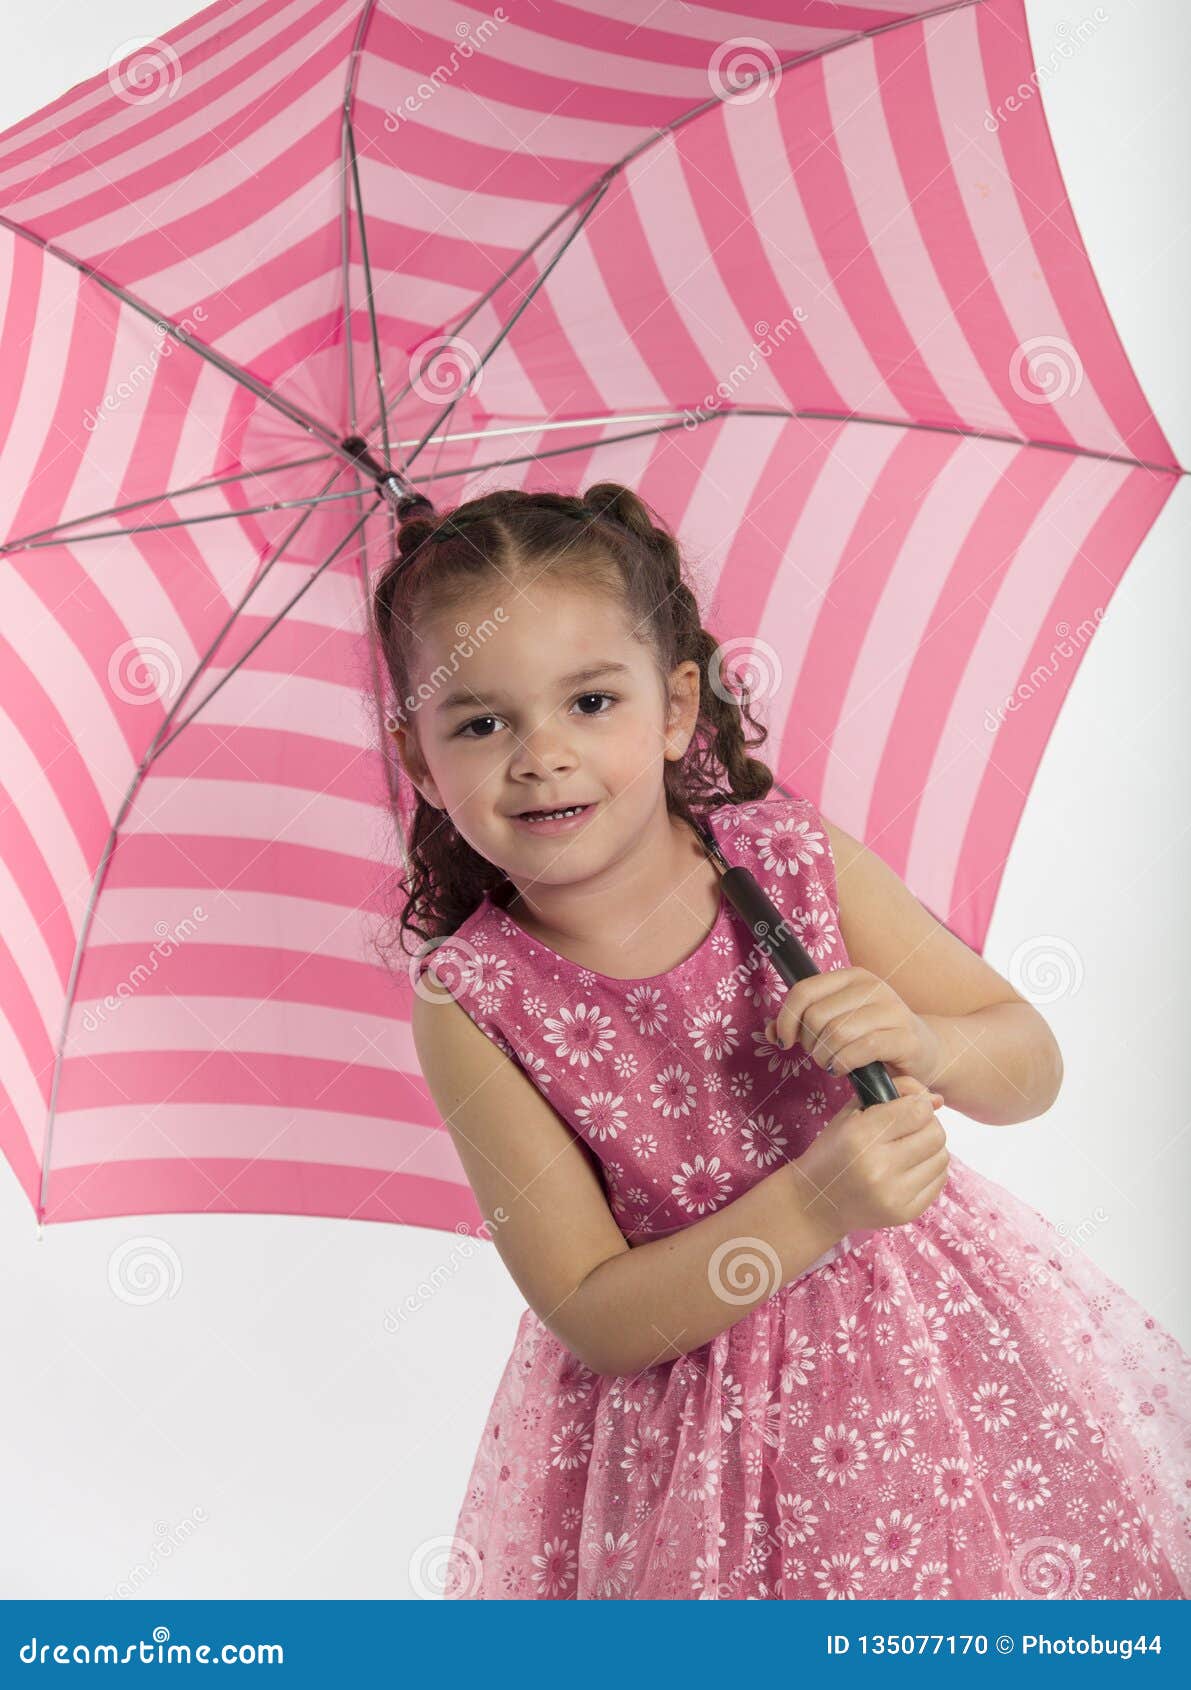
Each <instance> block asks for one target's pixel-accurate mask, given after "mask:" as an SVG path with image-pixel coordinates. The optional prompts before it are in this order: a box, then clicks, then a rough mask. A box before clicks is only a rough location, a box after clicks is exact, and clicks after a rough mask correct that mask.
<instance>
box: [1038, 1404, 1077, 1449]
mask: <svg viewBox="0 0 1191 1690" xmlns="http://www.w3.org/2000/svg"><path fill="white" fill-rule="evenodd" d="M1038 1430H1039V1431H1040V1432H1041V1433H1042V1436H1043V1437H1044V1438H1045V1439H1046V1440H1047V1442H1048V1443H1052V1444H1053V1445H1054V1446H1055V1448H1056V1449H1057V1450H1058V1449H1074V1448H1075V1440H1076V1438H1077V1437H1078V1436H1079V1427H1078V1426H1077V1425H1076V1423H1075V1416H1074V1414H1072V1412H1071V1410H1070V1409H1069V1408H1068V1407H1067V1404H1066V1403H1063V1402H1050V1403H1047V1405H1046V1407H1045V1408H1044V1409H1043V1410H1042V1418H1041V1419H1040V1420H1039V1422H1038Z"/></svg>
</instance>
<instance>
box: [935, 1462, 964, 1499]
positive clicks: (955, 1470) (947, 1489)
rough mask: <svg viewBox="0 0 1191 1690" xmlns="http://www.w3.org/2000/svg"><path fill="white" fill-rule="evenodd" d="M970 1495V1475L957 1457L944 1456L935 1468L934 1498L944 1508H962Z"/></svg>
mask: <svg viewBox="0 0 1191 1690" xmlns="http://www.w3.org/2000/svg"><path fill="white" fill-rule="evenodd" d="M971 1495H972V1475H971V1473H970V1472H969V1471H968V1464H967V1462H966V1461H965V1460H964V1459H963V1457H962V1456H959V1455H946V1456H944V1457H943V1459H942V1461H940V1462H939V1464H938V1466H937V1467H936V1468H935V1496H936V1497H937V1499H938V1501H939V1502H940V1504H941V1505H942V1506H943V1507H944V1508H962V1507H963V1506H964V1504H965V1503H966V1502H967V1501H968V1500H969V1498H970V1497H971Z"/></svg>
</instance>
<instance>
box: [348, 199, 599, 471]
mask: <svg viewBox="0 0 1191 1690" xmlns="http://www.w3.org/2000/svg"><path fill="white" fill-rule="evenodd" d="M611 185H612V178H611V177H608V178H607V180H606V181H603V182H602V183H601V184H600V186H599V188H598V190H597V191H596V192H595V193H594V194H593V195H592V196H591V200H590V203H589V204H588V205H587V207H586V208H585V209H584V211H583V213H582V215H581V216H579V217H577V218H576V219H575V226H574V228H573V229H572V230H571V231H570V233H569V234H568V235H567V237H566V239H565V240H564V241H563V242H562V244H561V246H560V247H559V249H558V251H557V252H556V253H554V255H553V256H552V257H551V259H550V261H549V263H548V264H547V265H546V268H545V269H544V270H543V271H542V273H541V275H540V276H539V277H538V278H537V279H536V281H535V282H534V283H533V286H532V287H531V288H530V289H529V291H528V293H527V294H526V295H525V297H524V299H522V300H521V302H520V304H519V305H518V306H517V309H516V310H515V311H514V312H513V315H512V316H511V317H510V318H509V320H508V322H507V323H504V324H502V326H501V328H500V330H499V331H498V333H497V335H496V338H495V339H494V340H492V341H491V342H490V343H489V345H488V348H487V350H486V351H485V352H483V353H482V354H481V355H480V359H479V362H478V364H477V365H476V368H475V371H474V372H473V373H472V374H471V375H470V376H469V377H468V379H467V381H466V382H465V383H464V384H463V386H462V387H460V389H459V391H458V393H457V394H456V395H455V397H454V398H453V399H452V400H451V402H450V404H448V405H447V406H446V407H445V408H444V409H443V410H442V411H441V412H440V413H439V415H438V417H437V418H436V420H435V421H434V422H432V423H431V424H430V427H429V428H428V429H427V430H426V432H425V434H423V436H422V438H421V439H420V440H419V441H418V443H417V445H416V446H415V447H414V449H413V451H412V452H410V454H409V455H408V457H405V458H402V460H401V472H400V473H401V474H403V475H404V474H407V473H408V470H409V466H410V464H412V463H413V461H414V459H415V458H416V457H417V456H418V454H419V452H421V451H422V450H423V448H424V447H425V445H426V442H427V441H428V440H429V439H430V438H431V436H432V435H433V434H434V432H435V430H436V429H438V428H441V427H443V425H444V424H445V422H446V420H447V418H448V417H449V416H450V414H451V412H452V411H453V410H454V409H455V406H456V405H457V404H458V403H459V401H460V399H462V397H463V395H464V394H465V393H466V392H467V391H468V388H469V387H470V386H471V384H472V382H473V381H474V380H475V378H476V376H477V375H478V374H479V372H480V371H481V370H482V369H483V368H484V366H485V364H486V363H487V362H488V360H489V359H490V358H491V357H492V355H493V353H494V352H495V351H496V349H497V347H498V346H499V345H500V344H501V342H502V341H503V340H505V338H506V337H507V336H508V335H510V334H511V333H512V331H513V328H514V326H515V325H516V323H517V320H518V318H519V317H520V316H521V315H522V313H523V312H525V311H527V310H528V309H529V307H530V306H531V305H532V304H533V302H534V299H535V298H536V297H537V295H538V293H539V292H540V291H541V289H542V288H543V287H545V285H546V283H547V281H548V280H549V278H550V276H551V274H552V272H553V270H554V268H555V266H556V265H557V264H558V263H559V261H560V260H561V259H562V257H563V255H564V254H565V253H566V251H567V249H568V247H569V246H570V245H571V243H572V241H575V240H577V239H578V237H579V235H580V234H581V233H582V231H583V228H584V226H585V225H586V223H587V221H588V219H589V218H590V217H591V216H592V215H593V214H594V212H595V210H596V207H597V206H598V205H599V203H600V201H601V200H602V199H603V197H604V195H605V194H606V193H607V192H608V189H609V188H610V187H611ZM381 398H382V402H383V398H384V395H383V394H382V395H381ZM385 438H386V440H387V439H388V434H387V431H386V436H385Z"/></svg>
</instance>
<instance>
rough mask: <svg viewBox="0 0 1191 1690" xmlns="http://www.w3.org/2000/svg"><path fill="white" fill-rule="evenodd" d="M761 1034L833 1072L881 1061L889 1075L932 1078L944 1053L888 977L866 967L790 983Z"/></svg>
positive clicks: (925, 1080)
mask: <svg viewBox="0 0 1191 1690" xmlns="http://www.w3.org/2000/svg"><path fill="white" fill-rule="evenodd" d="M765 1036H766V1037H767V1038H768V1039H769V1041H770V1043H771V1044H777V1045H781V1046H782V1048H783V1049H786V1050H788V1049H790V1047H791V1046H792V1045H793V1044H795V1043H798V1044H801V1045H802V1047H803V1049H804V1050H805V1051H806V1052H807V1054H808V1056H810V1057H811V1059H812V1061H814V1062H817V1063H818V1064H819V1066H820V1068H826V1069H827V1071H828V1072H829V1073H832V1074H850V1073H851V1072H852V1070H853V1069H854V1068H863V1066H864V1065H865V1063H866V1062H883V1063H884V1064H885V1066H886V1067H887V1068H888V1069H889V1070H890V1072H891V1073H894V1074H907V1075H911V1076H912V1077H913V1078H914V1079H916V1080H920V1081H921V1082H922V1083H923V1084H924V1085H930V1084H932V1083H933V1081H934V1077H935V1074H936V1072H937V1070H938V1067H939V1064H940V1062H941V1061H942V1059H943V1052H942V1049H941V1046H940V1042H939V1039H938V1037H937V1036H936V1034H935V1033H934V1032H933V1030H932V1029H931V1027H930V1026H929V1024H928V1023H927V1022H926V1021H924V1020H923V1018H922V1017H921V1016H920V1015H916V1014H915V1013H914V1011H913V1010H912V1009H911V1008H910V1006H909V1004H908V1003H906V1002H905V1001H904V1000H903V999H902V998H900V997H899V996H898V994H897V993H896V992H895V991H894V989H893V987H892V986H891V985H890V984H889V982H888V981H887V980H882V979H881V978H880V976H879V975H877V974H873V973H872V972H870V970H869V969H867V968H835V969H830V970H829V971H828V972H827V973H825V974H812V975H811V976H810V978H809V979H807V980H800V981H799V982H798V984H797V985H796V986H791V988H790V990H789V992H788V993H787V994H786V1001H785V1002H784V1003H783V1005H782V1007H781V1008H780V1009H779V1010H778V1012H777V1015H776V1017H775V1018H774V1019H773V1020H772V1021H768V1022H766V1025H765Z"/></svg>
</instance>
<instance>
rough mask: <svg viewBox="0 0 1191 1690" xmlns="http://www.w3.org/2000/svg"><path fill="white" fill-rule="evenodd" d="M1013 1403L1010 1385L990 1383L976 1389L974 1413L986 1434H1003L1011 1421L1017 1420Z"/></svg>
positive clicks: (973, 1405) (973, 1401)
mask: <svg viewBox="0 0 1191 1690" xmlns="http://www.w3.org/2000/svg"><path fill="white" fill-rule="evenodd" d="M1013 1403H1014V1399H1013V1398H1012V1397H1011V1396H1010V1395H1009V1387H1008V1385H998V1384H995V1383H993V1382H990V1383H988V1384H985V1385H978V1386H977V1387H976V1393H975V1395H974V1396H973V1398H972V1405H971V1406H972V1413H973V1415H974V1416H975V1418H976V1419H977V1420H978V1421H979V1422H980V1424H981V1426H983V1428H984V1430H985V1431H986V1432H1002V1431H1004V1429H1005V1427H1006V1426H1008V1424H1009V1422H1010V1421H1011V1420H1016V1418H1017V1410H1016V1408H1014V1406H1013Z"/></svg>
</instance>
